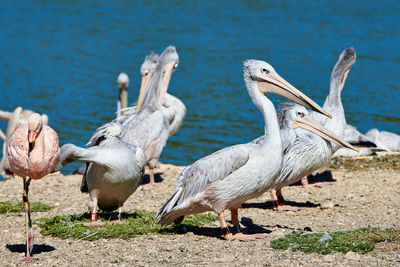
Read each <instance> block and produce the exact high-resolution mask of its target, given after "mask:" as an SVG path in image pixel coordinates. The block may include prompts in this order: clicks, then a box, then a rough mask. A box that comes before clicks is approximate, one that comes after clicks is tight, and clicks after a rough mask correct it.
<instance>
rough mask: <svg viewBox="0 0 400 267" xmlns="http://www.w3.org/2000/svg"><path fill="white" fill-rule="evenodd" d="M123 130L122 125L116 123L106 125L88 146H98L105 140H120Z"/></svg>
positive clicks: (97, 132)
mask: <svg viewBox="0 0 400 267" xmlns="http://www.w3.org/2000/svg"><path fill="white" fill-rule="evenodd" d="M122 129H123V127H122V125H121V124H120V123H118V122H115V121H112V122H109V123H107V124H104V125H103V126H101V127H99V128H98V129H97V130H96V132H95V133H94V135H93V136H92V137H91V138H90V140H89V142H88V143H87V144H86V146H87V147H92V146H98V145H99V144H100V143H101V142H102V141H103V140H105V139H109V138H118V137H119V136H120V134H121V132H122Z"/></svg>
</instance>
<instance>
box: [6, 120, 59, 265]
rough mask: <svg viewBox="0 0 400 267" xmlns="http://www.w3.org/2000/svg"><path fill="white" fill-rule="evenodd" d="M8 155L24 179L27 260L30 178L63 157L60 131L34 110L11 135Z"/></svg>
mask: <svg viewBox="0 0 400 267" xmlns="http://www.w3.org/2000/svg"><path fill="white" fill-rule="evenodd" d="M7 153H8V159H9V161H10V166H11V169H12V170H13V172H14V173H15V174H16V175H18V176H21V177H22V178H23V181H24V193H23V195H22V200H23V202H24V209H25V224H26V256H25V258H24V259H23V260H24V261H29V260H32V259H33V258H32V257H31V253H32V250H33V240H34V236H33V232H32V222H31V214H30V209H29V200H28V192H29V185H30V182H31V179H34V180H38V179H41V178H42V177H43V176H45V175H47V174H49V173H50V172H51V171H52V170H53V169H54V167H55V166H56V164H57V163H58V160H59V157H60V148H59V146H58V136H57V133H56V132H55V131H54V130H53V129H52V128H50V127H49V126H47V125H43V119H42V117H41V116H40V115H39V114H37V113H33V114H31V115H30V116H29V118H28V124H22V125H20V126H18V127H17V128H16V129H15V130H14V131H13V132H12V133H11V134H10V136H9V142H8V145H7Z"/></svg>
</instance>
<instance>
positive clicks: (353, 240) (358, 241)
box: [271, 228, 400, 254]
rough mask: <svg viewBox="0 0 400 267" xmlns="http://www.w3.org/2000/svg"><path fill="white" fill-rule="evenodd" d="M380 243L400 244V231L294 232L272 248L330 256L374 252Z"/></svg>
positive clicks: (372, 229) (377, 229)
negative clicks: (351, 252)
mask: <svg viewBox="0 0 400 267" xmlns="http://www.w3.org/2000/svg"><path fill="white" fill-rule="evenodd" d="M380 242H400V230H399V229H393V228H391V229H386V230H381V229H379V228H361V229H357V230H352V231H344V232H331V233H312V232H292V233H291V234H288V235H286V236H285V237H282V238H279V239H276V240H273V241H272V242H271V246H272V247H273V248H275V249H284V250H286V249H289V250H292V251H302V252H305V253H312V252H315V253H320V254H329V253H332V252H342V253H347V252H349V251H353V252H358V253H362V254H364V253H367V252H369V251H372V250H373V249H374V248H375V244H376V243H380Z"/></svg>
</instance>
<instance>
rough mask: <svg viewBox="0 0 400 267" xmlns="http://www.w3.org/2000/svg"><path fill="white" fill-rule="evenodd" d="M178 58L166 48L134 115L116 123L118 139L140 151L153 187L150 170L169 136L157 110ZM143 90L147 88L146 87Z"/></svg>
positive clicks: (126, 115)
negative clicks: (122, 139) (127, 141)
mask: <svg viewBox="0 0 400 267" xmlns="http://www.w3.org/2000/svg"><path fill="white" fill-rule="evenodd" d="M178 63H179V57H178V54H177V52H176V49H175V47H174V46H169V47H167V48H166V49H165V50H164V52H163V53H162V54H161V56H160V57H159V59H158V62H157V66H156V69H155V71H154V74H153V78H152V79H151V81H150V84H149V86H148V91H147V92H144V93H143V94H144V95H145V96H144V99H143V102H142V104H140V103H141V102H140V101H141V100H140V99H141V97H139V103H138V105H137V110H136V114H134V115H133V113H131V112H127V113H126V114H125V115H124V116H123V117H122V118H118V119H117V121H119V122H121V123H122V125H124V127H125V128H126V130H124V131H123V132H122V134H121V137H124V138H126V140H130V142H131V143H132V144H134V145H136V146H138V147H141V148H142V149H143V150H144V152H145V154H146V165H147V166H148V167H149V174H150V183H149V185H154V184H155V180H154V168H156V166H157V164H158V159H159V157H160V155H161V152H162V150H163V148H164V146H165V145H166V143H167V139H168V135H169V121H168V118H167V117H166V115H165V113H164V111H163V110H162V108H161V105H162V103H163V102H164V96H165V94H166V92H167V89H168V85H169V81H170V79H171V76H172V72H173V71H174V69H175V68H176V67H177V66H178ZM146 87H147V86H146ZM141 94H142V92H141Z"/></svg>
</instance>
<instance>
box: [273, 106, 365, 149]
mask: <svg viewBox="0 0 400 267" xmlns="http://www.w3.org/2000/svg"><path fill="white" fill-rule="evenodd" d="M278 120H279V123H280V124H281V125H282V126H283V127H288V126H289V127H291V128H293V129H298V128H301V129H304V130H306V131H309V132H312V133H314V134H316V135H318V136H319V137H321V138H323V139H325V140H327V141H330V142H332V143H335V144H337V145H339V146H343V147H346V148H350V149H352V150H354V151H357V152H359V150H358V149H357V148H354V147H353V146H352V145H351V144H349V143H348V142H346V141H345V140H344V139H342V138H340V137H339V136H337V135H336V134H334V133H333V132H331V131H329V130H328V129H327V128H325V127H323V126H322V125H320V124H319V123H318V122H316V121H315V120H313V119H312V118H311V117H310V116H309V112H308V110H307V109H306V108H305V107H303V106H300V105H297V104H295V103H287V104H284V105H283V108H282V110H281V112H280V113H279V117H278Z"/></svg>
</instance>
